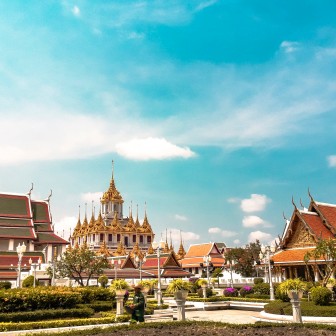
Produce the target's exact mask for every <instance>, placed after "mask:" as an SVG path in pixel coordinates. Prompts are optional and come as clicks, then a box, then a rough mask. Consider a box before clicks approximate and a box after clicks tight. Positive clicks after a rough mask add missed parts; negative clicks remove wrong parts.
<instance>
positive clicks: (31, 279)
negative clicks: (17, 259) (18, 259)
mask: <svg viewBox="0 0 336 336" xmlns="http://www.w3.org/2000/svg"><path fill="white" fill-rule="evenodd" d="M34 281H35V286H38V281H37V280H35V278H34V275H29V276H27V278H25V279H24V280H23V281H22V287H25V288H27V287H34Z"/></svg>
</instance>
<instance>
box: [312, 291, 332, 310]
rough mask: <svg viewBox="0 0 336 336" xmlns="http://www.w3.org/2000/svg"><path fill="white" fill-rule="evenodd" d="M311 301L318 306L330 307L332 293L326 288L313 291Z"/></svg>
mask: <svg viewBox="0 0 336 336" xmlns="http://www.w3.org/2000/svg"><path fill="white" fill-rule="evenodd" d="M311 299H312V301H313V302H314V303H315V304H316V305H318V306H328V305H329V304H330V301H331V291H330V290H329V289H328V288H325V287H314V288H312V289H311Z"/></svg>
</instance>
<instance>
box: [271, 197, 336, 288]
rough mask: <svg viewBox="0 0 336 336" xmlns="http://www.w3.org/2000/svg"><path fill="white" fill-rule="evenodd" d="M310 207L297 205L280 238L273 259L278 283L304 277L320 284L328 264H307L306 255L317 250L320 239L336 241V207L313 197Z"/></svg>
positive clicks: (321, 261)
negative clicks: (277, 249)
mask: <svg viewBox="0 0 336 336" xmlns="http://www.w3.org/2000/svg"><path fill="white" fill-rule="evenodd" d="M309 196H310V204H309V206H308V208H305V207H304V206H302V209H298V207H297V206H296V205H295V203H294V202H293V205H294V211H293V214H292V216H291V219H290V220H286V225H285V229H284V232H283V235H282V237H281V238H280V246H279V247H280V250H279V251H278V252H276V253H275V254H274V256H273V258H272V259H273V262H274V271H273V274H274V275H275V281H277V282H281V281H282V280H285V279H289V278H303V279H306V280H310V281H319V280H320V279H321V271H322V273H323V268H324V267H325V261H323V260H317V261H312V260H310V261H307V262H305V255H306V253H307V252H311V251H312V250H314V249H315V247H316V243H317V242H318V240H319V239H323V240H324V239H334V238H335V236H336V204H327V203H321V202H317V201H315V200H314V199H313V197H312V196H311V194H310V193H309Z"/></svg>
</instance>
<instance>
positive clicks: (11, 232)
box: [0, 227, 36, 239]
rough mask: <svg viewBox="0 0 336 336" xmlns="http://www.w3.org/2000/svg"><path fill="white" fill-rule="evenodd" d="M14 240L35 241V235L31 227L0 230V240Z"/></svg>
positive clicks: (3, 228)
mask: <svg viewBox="0 0 336 336" xmlns="http://www.w3.org/2000/svg"><path fill="white" fill-rule="evenodd" d="M13 237H15V238H16V239H36V234H35V231H34V228H33V227H20V228H5V227H2V228H1V229H0V238H13Z"/></svg>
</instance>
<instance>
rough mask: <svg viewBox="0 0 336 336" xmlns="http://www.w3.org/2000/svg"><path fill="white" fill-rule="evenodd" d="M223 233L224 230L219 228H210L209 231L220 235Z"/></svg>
mask: <svg viewBox="0 0 336 336" xmlns="http://www.w3.org/2000/svg"><path fill="white" fill-rule="evenodd" d="M221 231H222V230H221V229H220V228H218V227H213V228H209V230H208V232H209V233H219V232H221Z"/></svg>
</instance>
